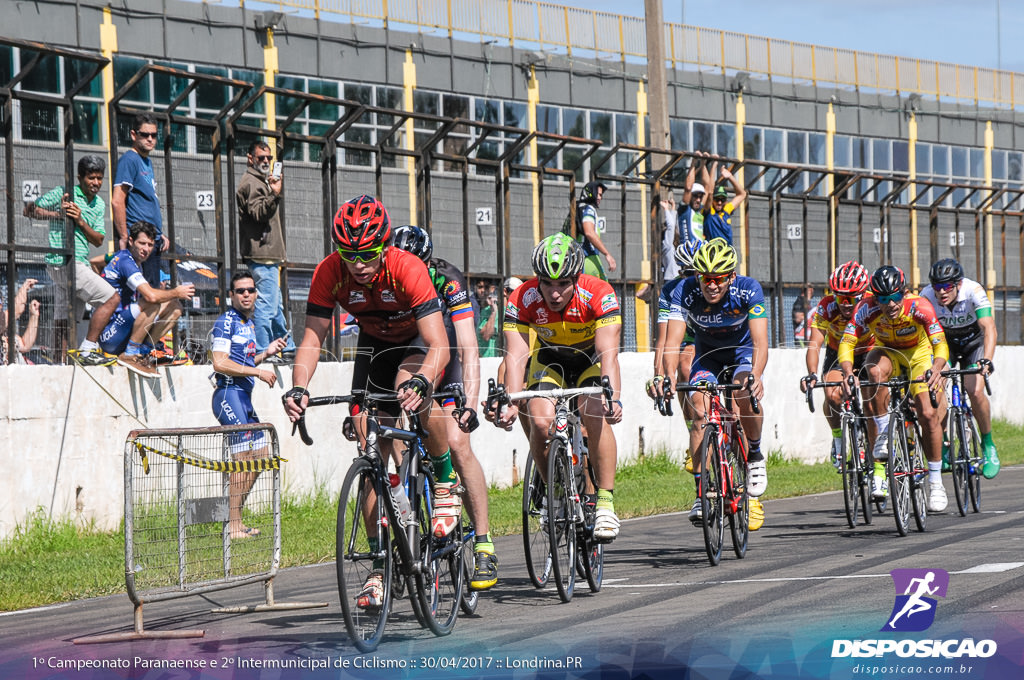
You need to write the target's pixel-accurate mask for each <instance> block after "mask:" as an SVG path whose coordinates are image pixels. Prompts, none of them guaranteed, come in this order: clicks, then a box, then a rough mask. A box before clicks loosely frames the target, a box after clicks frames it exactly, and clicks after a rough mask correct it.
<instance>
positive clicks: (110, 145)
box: [100, 7, 117, 253]
mask: <svg viewBox="0 0 1024 680" xmlns="http://www.w3.org/2000/svg"><path fill="white" fill-rule="evenodd" d="M100 52H101V53H102V54H103V56H104V57H106V58H107V59H109V60H110V63H109V64H107V65H106V66H104V67H103V72H102V73H103V107H102V109H101V111H100V121H101V123H100V124H101V125H102V130H103V132H102V134H103V135H105V136H109V134H110V102H111V101H112V100H113V99H114V52H117V26H115V25H114V21H113V19H112V18H111V14H110V8H109V7H104V8H103V23H102V24H100ZM116 153H117V140H116V139H107V167H108V168H112V167H114V154H116ZM113 191H114V178H113V177H111V178H110V181H109V182H107V205H110V204H111V199H112V197H113ZM112 233H113V232H112ZM108 247H109V249H110V250H109V252H111V253H113V252H114V239H111V240H110V243H109V245H108Z"/></svg>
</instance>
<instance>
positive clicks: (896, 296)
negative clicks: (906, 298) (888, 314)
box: [875, 291, 903, 305]
mask: <svg viewBox="0 0 1024 680" xmlns="http://www.w3.org/2000/svg"><path fill="white" fill-rule="evenodd" d="M875 299H876V300H878V304H880V305H886V304H889V303H890V302H899V301H900V300H902V299H903V293H902V291H901V292H899V293H893V294H891V295H876V296H875Z"/></svg>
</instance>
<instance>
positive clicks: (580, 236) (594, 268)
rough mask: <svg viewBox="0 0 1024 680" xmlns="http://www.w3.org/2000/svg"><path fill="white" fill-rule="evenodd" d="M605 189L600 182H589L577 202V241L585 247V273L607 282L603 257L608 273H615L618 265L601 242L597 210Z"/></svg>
mask: <svg viewBox="0 0 1024 680" xmlns="http://www.w3.org/2000/svg"><path fill="white" fill-rule="evenodd" d="M605 188H606V187H605V185H603V184H601V183H600V182H587V183H586V184H585V185H584V186H583V190H582V191H580V198H579V200H578V201H577V202H576V240H577V241H578V242H579V244H580V245H581V246H583V254H584V255H585V256H586V260H585V261H584V265H583V273H584V274H590V275H591V276H596V277H598V278H600V279H603V280H605V281H607V280H608V277H607V275H606V274H605V273H604V267H602V266H601V256H602V255H604V258H605V259H606V260H608V271H610V272H613V271H615V269H616V268H617V266H618V265H617V264H616V262H615V258H614V257H612V254H611V252H609V250H608V248H607V246H605V245H604V243H602V242H601V233H600V232H601V231H602V230H601V229H600V228H599V226H598V216H597V209H598V207H600V205H601V199H602V198H603V197H604V192H605Z"/></svg>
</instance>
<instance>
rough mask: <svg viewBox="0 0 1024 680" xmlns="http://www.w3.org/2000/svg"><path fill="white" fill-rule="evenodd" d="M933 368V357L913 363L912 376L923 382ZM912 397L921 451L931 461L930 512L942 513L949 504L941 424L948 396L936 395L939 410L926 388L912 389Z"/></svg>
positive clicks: (929, 473)
mask: <svg viewBox="0 0 1024 680" xmlns="http://www.w3.org/2000/svg"><path fill="white" fill-rule="evenodd" d="M931 365H932V362H931V358H930V357H928V359H927V361H925V360H923V359H922V360H921V361H919V362H914V365H913V367H912V368H911V372H910V375H912V376H913V377H914V378H915V379H917V378H921V377H923V376H924V373H925V371H927V370H928V369H929V368H931ZM910 394H911V396H912V398H913V400H914V411H915V412H916V413H917V420H918V422H919V423H920V425H921V439H922V440H923V441H921V442H920V443H919V444H918V446H920V447H921V448H922V450H923V452H924V457H925V460H927V461H928V505H927V507H928V512H942V511H943V510H945V509H946V506H947V505H948V504H949V497H948V496H947V494H946V488H945V487H944V486H943V484H942V424H943V423H944V422H945V420H946V396H945V394H944V393H941V392H940V393H939V394H937V395H935V396H936V398H937V400H938V407H935V406H932V401H931V397H930V396H929V394H928V388H927V386H926V385H924V384H921V383H915V384H913V385H911V388H910Z"/></svg>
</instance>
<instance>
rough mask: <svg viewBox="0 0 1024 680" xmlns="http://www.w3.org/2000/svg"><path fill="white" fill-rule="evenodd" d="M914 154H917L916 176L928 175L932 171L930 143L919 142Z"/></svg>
mask: <svg viewBox="0 0 1024 680" xmlns="http://www.w3.org/2000/svg"><path fill="white" fill-rule="evenodd" d="M914 155H915V156H917V176H918V177H920V176H921V175H930V174H931V173H932V145H931V144H921V143H920V142H919V143H918V144H917V149H916V151H915V152H914Z"/></svg>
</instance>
